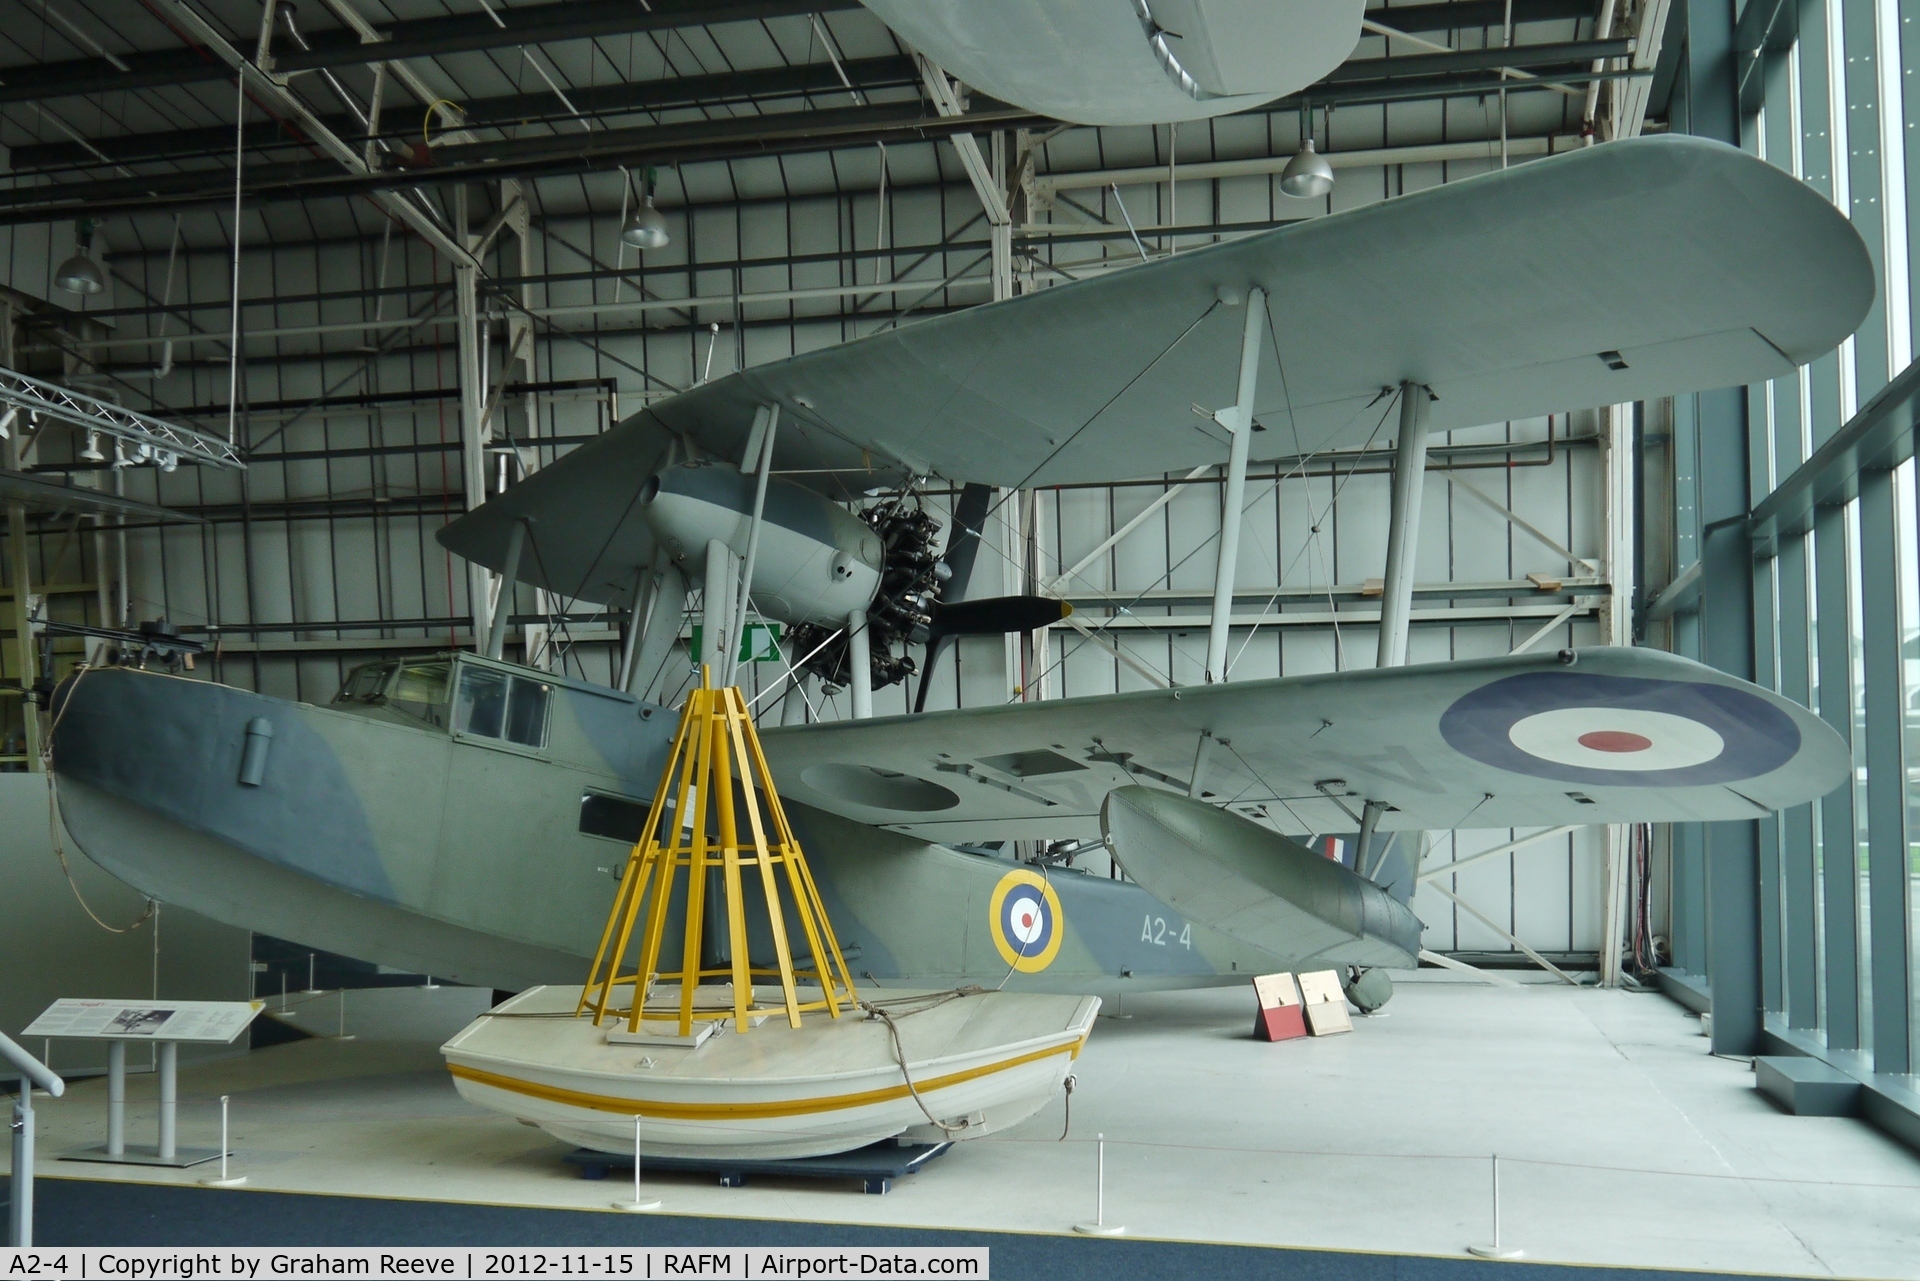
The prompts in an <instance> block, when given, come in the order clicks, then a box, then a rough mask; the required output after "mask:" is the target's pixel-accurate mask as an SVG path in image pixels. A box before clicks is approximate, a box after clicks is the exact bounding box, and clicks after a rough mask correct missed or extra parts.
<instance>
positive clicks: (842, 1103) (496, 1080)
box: [447, 1036, 1086, 1121]
mask: <svg viewBox="0 0 1920 1281" xmlns="http://www.w3.org/2000/svg"><path fill="white" fill-rule="evenodd" d="M1085 1044H1086V1038H1085V1037H1084V1036H1083V1037H1081V1038H1080V1039H1079V1040H1077V1041H1074V1042H1071V1043H1070V1044H1067V1045H1056V1046H1053V1047H1051V1048H1050V1049H1045V1050H1034V1051H1033V1052H1031V1053H1029V1054H1022V1055H1019V1056H1018V1057H1016V1058H1011V1059H1003V1060H1001V1061H1000V1062H998V1063H989V1064H987V1065H986V1066H984V1067H977V1068H968V1069H967V1070H966V1071H964V1072H951V1073H948V1074H947V1075H946V1076H936V1077H934V1078H932V1079H931V1080H927V1081H915V1082H914V1083H913V1085H914V1089H916V1090H918V1091H919V1092H920V1093H921V1094H928V1093H931V1092H932V1091H935V1090H943V1089H946V1088H947V1087H948V1086H952V1085H959V1084H962V1083H963V1082H966V1081H972V1080H976V1079H978V1078H980V1077H983V1076H991V1075H992V1074H994V1073H995V1072H1004V1071H1006V1070H1007V1069H1009V1068H1016V1067H1019V1066H1020V1065H1021V1064H1023V1063H1033V1062H1036V1061H1038V1060H1040V1059H1048V1058H1052V1057H1053V1056H1054V1055H1056V1054H1065V1055H1067V1056H1069V1057H1070V1058H1079V1057H1080V1049H1081V1047H1082V1046H1084V1045H1085ZM447 1071H449V1072H451V1073H453V1075H455V1076H457V1077H459V1078H461V1079H462V1080H465V1081H472V1082H473V1083H474V1084H475V1085H490V1086H492V1087H493V1088H494V1089H496V1090H506V1091H508V1092H510V1093H513V1094H524V1095H527V1096H528V1097H530V1098H536V1099H543V1100H545V1101H546V1102H548V1103H564V1104H566V1105H567V1106H569V1107H577V1108H591V1109H592V1110H594V1111H596V1112H613V1113H617V1114H619V1115H620V1116H632V1115H634V1114H635V1113H636V1112H637V1113H639V1114H640V1115H641V1116H653V1117H671V1118H674V1119H676V1120H682V1121H729V1120H737V1121H756V1120H765V1119H768V1118H771V1117H780V1116H811V1115H815V1114H818V1113H821V1112H841V1111H845V1110H847V1109H849V1108H858V1107H866V1106H867V1105H868V1104H871V1103H889V1102H892V1101H893V1100H894V1099H903V1098H905V1097H907V1094H908V1093H909V1091H908V1089H907V1086H906V1084H905V1082H902V1083H901V1084H899V1085H892V1086H888V1087H886V1088H885V1089H880V1090H864V1091H862V1092H861V1093H859V1094H837V1095H832V1096H830V1097H827V1098H813V1099H784V1100H775V1101H772V1102H767V1103H660V1102H656V1101H654V1100H651V1099H622V1098H614V1097H612V1096H610V1095H605V1094H587V1093H584V1092H582V1091H579V1090H566V1089H562V1088H560V1087H559V1086H557V1085H542V1084H540V1083H539V1082H537V1081H523V1080H521V1079H520V1078H518V1077H513V1076H501V1075H500V1074H499V1073H497V1072H485V1071H482V1070H481V1069H479V1068H471V1067H466V1066H464V1065H462V1064H459V1063H449V1064H448V1065H447Z"/></svg>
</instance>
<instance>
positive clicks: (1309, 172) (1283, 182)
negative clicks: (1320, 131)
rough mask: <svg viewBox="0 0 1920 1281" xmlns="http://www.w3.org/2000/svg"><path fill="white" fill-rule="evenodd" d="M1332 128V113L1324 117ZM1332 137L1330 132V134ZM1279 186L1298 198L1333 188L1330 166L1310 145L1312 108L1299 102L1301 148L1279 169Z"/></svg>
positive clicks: (1329, 127) (1321, 194)
mask: <svg viewBox="0 0 1920 1281" xmlns="http://www.w3.org/2000/svg"><path fill="white" fill-rule="evenodd" d="M1327 127H1328V129H1329V131H1331V129H1332V127H1333V117H1332V116H1331V115H1329V116H1328V117H1327ZM1328 140H1329V141H1331V140H1332V139H1331V135H1329V139H1328ZM1280 190H1282V191H1284V192H1286V193H1287V194H1288V195H1289V196H1294V197H1297V198H1298V199H1301V200H1315V199H1318V198H1319V197H1321V196H1324V195H1326V194H1327V193H1328V192H1329V191H1332V190H1333V166H1332V165H1330V164H1328V163H1327V161H1326V157H1324V156H1322V155H1320V154H1318V153H1317V152H1315V151H1314V149H1313V108H1312V107H1310V106H1308V105H1307V104H1306V103H1304V102H1303V103H1301V104H1300V150H1298V151H1296V152H1294V153H1293V159H1291V160H1289V161H1287V167H1286V168H1285V169H1282V170H1281V171H1280Z"/></svg>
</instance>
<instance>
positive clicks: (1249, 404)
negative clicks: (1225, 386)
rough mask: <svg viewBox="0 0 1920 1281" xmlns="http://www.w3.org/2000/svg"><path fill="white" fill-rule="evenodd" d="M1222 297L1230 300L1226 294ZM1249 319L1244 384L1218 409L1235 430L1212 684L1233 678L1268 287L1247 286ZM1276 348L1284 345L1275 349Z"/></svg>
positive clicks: (1216, 596)
mask: <svg viewBox="0 0 1920 1281" xmlns="http://www.w3.org/2000/svg"><path fill="white" fill-rule="evenodd" d="M1221 301H1222V302H1229V301H1230V299H1229V297H1228V296H1227V295H1226V294H1225V293H1223V294H1222V296H1221ZM1246 302H1247V323H1246V325H1245V327H1244V328H1243V329H1242V330H1241V337H1240V387H1239V395H1238V397H1237V398H1236V399H1235V400H1234V402H1233V408H1232V409H1222V410H1217V411H1215V413H1214V415H1213V420H1214V421H1215V422H1217V423H1219V424H1220V425H1221V426H1222V427H1225V428H1226V429H1227V430H1228V431H1229V432H1230V433H1232V435H1233V444H1232V445H1231V446H1229V447H1228V450H1227V492H1226V501H1225V502H1224V503H1223V504H1222V505H1221V507H1220V559H1219V561H1218V563H1217V564H1216V565H1215V567H1214V574H1213V625H1212V626H1211V627H1210V628H1209V629H1208V631H1207V684H1209V685H1213V684H1216V683H1218V682H1221V681H1225V680H1226V679H1227V627H1228V625H1229V624H1230V623H1231V622H1232V621H1233V575H1234V569H1235V567H1236V566H1237V565H1238V563H1239V560H1240V526H1241V525H1242V524H1243V523H1244V522H1243V521H1242V519H1241V512H1240V509H1241V508H1242V507H1243V506H1245V505H1246V497H1247V450H1248V448H1249V447H1250V443H1251V441H1252V439H1253V391H1254V382H1255V380H1256V375H1258V373H1259V372H1260V337H1261V333H1260V322H1261V320H1263V319H1264V318H1265V317H1266V314H1267V291H1266V290H1264V289H1262V288H1260V287H1259V286H1258V285H1255V286H1254V287H1253V288H1251V289H1249V290H1247V299H1246ZM1275 351H1276V353H1277V352H1278V348H1277V347H1276V348H1275Z"/></svg>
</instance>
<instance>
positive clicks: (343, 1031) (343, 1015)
mask: <svg viewBox="0 0 1920 1281" xmlns="http://www.w3.org/2000/svg"><path fill="white" fill-rule="evenodd" d="M333 1039H334V1040H336V1041H351V1040H353V1039H354V1038H352V1037H350V1036H348V1035H347V989H346V988H345V987H344V986H343V987H341V989H340V1033H339V1035H338V1036H336V1037H334V1038H333Z"/></svg>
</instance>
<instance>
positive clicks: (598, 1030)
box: [442, 987, 1100, 1159]
mask: <svg viewBox="0 0 1920 1281" xmlns="http://www.w3.org/2000/svg"><path fill="white" fill-rule="evenodd" d="M578 995H579V988H577V987H542V988H535V989H532V990H530V991H528V992H523V993H521V994H520V995H519V996H517V997H515V998H513V999H512V1000H510V1001H508V1002H506V1003H505V1004H503V1005H501V1006H498V1007H496V1008H495V1009H494V1010H492V1011H489V1012H488V1014H486V1015H483V1016H482V1017H481V1018H479V1019H478V1020H476V1021H475V1022H474V1023H473V1024H472V1025H470V1026H469V1027H468V1028H466V1029H465V1030H464V1031H462V1032H461V1033H460V1034H459V1035H458V1036H456V1037H455V1038H454V1039H453V1040H452V1041H449V1042H448V1043H447V1044H446V1045H445V1046H444V1047H442V1050H443V1053H444V1054H445V1055H446V1058H447V1064H448V1069H449V1071H450V1072H451V1073H452V1074H453V1079H454V1086H455V1088H456V1089H458V1090H459V1092H460V1094H461V1095H462V1097H464V1098H466V1099H467V1100H469V1101H470V1102H473V1103H476V1104H478V1105H480V1106H481V1107H485V1108H488V1109H490V1110H493V1111H496V1112H503V1113H506V1114H507V1115H509V1116H513V1117H516V1118H518V1119H520V1120H522V1121H526V1122H528V1123H530V1124H533V1125H537V1126H539V1127H540V1128H541V1129H543V1130H545V1131H547V1132H548V1133H549V1134H551V1135H553V1136H554V1137H555V1138H557V1139H559V1140H561V1141H562V1142H565V1143H569V1144H574V1145H577V1146H580V1147H585V1148H592V1149H595V1150H598V1151H604V1152H622V1153H628V1152H631V1151H632V1150H633V1145H634V1126H635V1121H634V1118H635V1117H636V1116H637V1117H639V1118H640V1131H641V1146H642V1152H643V1154H645V1153H651V1154H654V1155H656V1156H732V1157H738V1158H741V1159H765V1158H787V1157H806V1156H825V1155H829V1154H832V1153H835V1152H846V1151H851V1150H852V1149H855V1148H860V1147H865V1146H867V1145H869V1144H872V1143H877V1142H880V1141H882V1140H885V1139H892V1138H900V1139H905V1140H907V1141H913V1142H926V1141H942V1140H946V1139H970V1138H979V1137H983V1136H985V1135H988V1134H992V1133H995V1132H996V1131H999V1130H1003V1129H1005V1128H1007V1127H1008V1126H1011V1125H1015V1124H1018V1123H1019V1122H1021V1121H1023V1120H1025V1119H1027V1118H1028V1117H1030V1116H1032V1115H1033V1114H1034V1113H1035V1112H1038V1111H1039V1110H1040V1109H1041V1108H1042V1107H1043V1106H1045V1104H1046V1103H1047V1101H1048V1100H1049V1099H1051V1098H1052V1097H1054V1095H1055V1094H1056V1093H1058V1092H1059V1090H1060V1088H1061V1083H1062V1081H1063V1080H1064V1078H1065V1077H1066V1076H1067V1074H1068V1072H1069V1071H1070V1070H1071V1068H1072V1064H1073V1060H1074V1058H1075V1057H1076V1056H1077V1055H1078V1054H1079V1051H1080V1048H1081V1046H1082V1045H1084V1044H1085V1042H1086V1038H1087V1035H1088V1033H1089V1032H1090V1031H1091V1030H1092V1027H1093V1020H1094V1018H1095V1016H1096V1015H1097V1014H1098V1012H1099V1008H1100V1002H1099V1000H1098V998H1095V997H1073V996H1048V995H1039V994H1033V993H1012V992H974V993H970V994H955V993H898V992H892V991H889V992H888V993H887V994H886V998H885V999H886V1002H887V1004H886V1005H885V1006H884V1007H882V1008H885V1009H887V1010H888V1011H889V1013H891V1014H892V1016H893V1022H894V1028H895V1029H896V1030H897V1034H898V1045H899V1047H900V1049H901V1050H904V1053H905V1057H906V1069H905V1071H904V1072H903V1070H902V1068H901V1064H900V1061H899V1057H898V1052H897V1051H896V1049H895V1044H896V1042H895V1039H894V1038H895V1031H894V1030H890V1029H889V1028H888V1027H887V1025H886V1023H885V1022H884V1021H882V1020H879V1019H874V1018H869V1017H867V1016H865V1015H863V1014H862V1013H860V1012H859V1011H854V1012H851V1013H849V1014H846V1015H843V1016H842V1017H841V1018H839V1019H829V1018H827V1017H825V1016H824V1015H818V1014H814V1015H809V1016H808V1017H807V1019H806V1022H805V1024H804V1026H803V1027H801V1028H797V1029H796V1028H793V1027H791V1026H789V1025H788V1024H787V1022H786V1020H785V1019H784V1018H783V1017H776V1018H775V1019H769V1020H767V1021H765V1022H762V1023H761V1024H760V1025H759V1026H757V1027H754V1028H751V1029H750V1030H748V1031H747V1032H745V1033H741V1032H736V1031H732V1030H730V1029H731V1026H732V1025H731V1023H727V1024H723V1025H722V1030H720V1031H718V1032H717V1033H716V1034H715V1035H713V1036H712V1037H710V1038H709V1039H708V1040H706V1041H705V1042H703V1043H702V1044H700V1045H699V1046H697V1047H686V1046H672V1045H635V1044H622V1043H619V1042H617V1041H609V1040H608V1033H609V1031H610V1030H613V1031H624V1029H625V1020H624V1019H622V1020H620V1021H619V1022H618V1023H617V1024H611V1023H610V1024H604V1025H601V1026H599V1027H595V1026H594V1024H593V1022H592V1021H591V1020H590V1019H586V1018H579V1019H575V1018H569V1017H566V1015H567V1014H570V1013H571V1011H572V1009H573V1006H574V1003H575V1001H576V999H577V998H578ZM708 1017H712V1016H711V1015H709V1016H708ZM909 1081H911V1085H909ZM935 1122H941V1123H945V1125H947V1126H949V1127H952V1128H951V1129H943V1128H941V1125H939V1124H936V1123H935Z"/></svg>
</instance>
